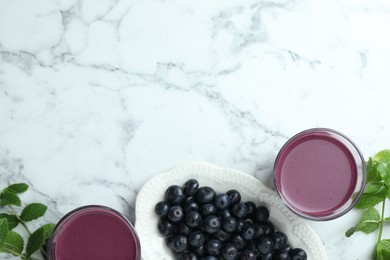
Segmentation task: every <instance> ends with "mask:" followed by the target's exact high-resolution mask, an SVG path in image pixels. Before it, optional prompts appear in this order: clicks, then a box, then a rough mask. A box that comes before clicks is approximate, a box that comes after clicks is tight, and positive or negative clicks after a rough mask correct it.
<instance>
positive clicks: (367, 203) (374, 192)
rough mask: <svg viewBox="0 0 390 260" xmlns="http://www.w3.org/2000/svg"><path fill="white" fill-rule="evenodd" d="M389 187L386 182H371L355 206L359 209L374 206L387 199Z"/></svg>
mask: <svg viewBox="0 0 390 260" xmlns="http://www.w3.org/2000/svg"><path fill="white" fill-rule="evenodd" d="M388 191H389V189H388V188H387V186H386V185H385V184H384V183H371V184H369V185H368V186H366V189H365V191H364V192H363V195H362V197H361V198H360V200H359V201H358V203H356V205H355V207H356V208H358V209H365V208H370V207H374V206H375V205H376V204H378V203H379V202H381V201H383V200H384V199H386V196H387V195H388Z"/></svg>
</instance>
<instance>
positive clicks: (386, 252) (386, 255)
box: [376, 239, 390, 260]
mask: <svg viewBox="0 0 390 260" xmlns="http://www.w3.org/2000/svg"><path fill="white" fill-rule="evenodd" d="M376 257H377V258H376V259H378V260H388V259H390V239H383V240H381V241H379V242H378V244H377V245H376Z"/></svg>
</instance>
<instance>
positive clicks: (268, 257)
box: [259, 253, 273, 260]
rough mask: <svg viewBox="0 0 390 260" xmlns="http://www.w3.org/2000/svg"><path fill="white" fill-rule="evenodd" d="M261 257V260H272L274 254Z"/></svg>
mask: <svg viewBox="0 0 390 260" xmlns="http://www.w3.org/2000/svg"><path fill="white" fill-rule="evenodd" d="M259 257H260V258H259V259H260V260H272V258H273V254H272V253H268V254H265V255H262V254H260V256H259Z"/></svg>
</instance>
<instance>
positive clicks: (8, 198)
mask: <svg viewBox="0 0 390 260" xmlns="http://www.w3.org/2000/svg"><path fill="white" fill-rule="evenodd" d="M0 199H1V202H0V206H7V205H15V206H18V207H20V206H21V205H22V202H21V201H20V198H19V197H18V195H16V194H15V193H13V192H10V191H8V190H7V189H5V190H3V192H2V193H1V194H0Z"/></svg>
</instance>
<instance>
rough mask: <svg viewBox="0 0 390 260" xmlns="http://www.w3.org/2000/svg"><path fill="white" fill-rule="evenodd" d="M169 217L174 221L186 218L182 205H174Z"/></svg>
mask: <svg viewBox="0 0 390 260" xmlns="http://www.w3.org/2000/svg"><path fill="white" fill-rule="evenodd" d="M168 218H169V220H170V221H172V222H179V221H181V220H183V218H184V211H183V209H182V207H180V206H178V205H176V206H172V207H171V208H170V209H169V211H168Z"/></svg>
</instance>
